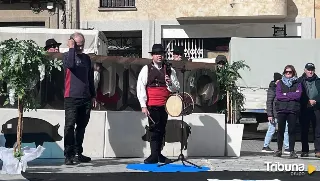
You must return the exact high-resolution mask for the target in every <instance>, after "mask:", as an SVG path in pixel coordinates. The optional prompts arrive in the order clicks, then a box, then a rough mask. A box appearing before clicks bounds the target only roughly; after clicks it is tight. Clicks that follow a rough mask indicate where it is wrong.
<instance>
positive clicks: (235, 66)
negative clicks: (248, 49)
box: [217, 60, 250, 112]
mask: <svg viewBox="0 0 320 181" xmlns="http://www.w3.org/2000/svg"><path fill="white" fill-rule="evenodd" d="M241 69H249V70H250V67H249V66H248V65H246V64H245V61H244V60H240V61H236V62H233V63H232V64H228V63H227V64H226V65H224V66H222V67H218V69H217V79H218V82H219V87H220V92H221V97H220V100H223V99H224V98H225V97H226V96H227V93H228V92H229V94H230V100H232V101H233V102H234V103H235V104H233V106H234V107H233V108H232V109H235V110H243V106H244V101H245V97H244V95H243V94H242V93H241V92H240V89H239V87H238V86H237V81H238V80H239V79H242V77H241V75H240V73H239V70H241ZM226 109H227V108H226V107H224V108H223V112H225V111H226Z"/></svg>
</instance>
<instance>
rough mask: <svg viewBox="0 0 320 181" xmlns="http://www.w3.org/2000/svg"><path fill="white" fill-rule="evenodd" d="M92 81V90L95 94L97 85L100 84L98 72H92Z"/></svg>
mask: <svg viewBox="0 0 320 181" xmlns="http://www.w3.org/2000/svg"><path fill="white" fill-rule="evenodd" d="M93 80H94V88H95V90H96V92H97V89H98V85H99V82H100V72H98V71H94V72H93Z"/></svg>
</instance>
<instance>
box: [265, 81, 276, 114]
mask: <svg viewBox="0 0 320 181" xmlns="http://www.w3.org/2000/svg"><path fill="white" fill-rule="evenodd" d="M276 87H277V85H276V82H275V81H271V82H270V84H269V88H268V92H267V102H266V104H267V115H268V117H274V118H275V117H277V112H276V109H275V103H276V100H277V99H276Z"/></svg>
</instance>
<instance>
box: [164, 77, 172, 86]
mask: <svg viewBox="0 0 320 181" xmlns="http://www.w3.org/2000/svg"><path fill="white" fill-rule="evenodd" d="M164 79H165V81H166V83H167V84H168V85H171V84H172V81H171V79H170V77H169V76H168V75H166V76H165V77H164Z"/></svg>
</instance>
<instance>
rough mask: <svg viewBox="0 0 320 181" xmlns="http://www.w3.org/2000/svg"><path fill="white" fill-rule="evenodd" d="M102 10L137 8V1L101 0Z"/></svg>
mask: <svg viewBox="0 0 320 181" xmlns="http://www.w3.org/2000/svg"><path fill="white" fill-rule="evenodd" d="M100 7H101V8H135V7H136V3H135V0H100Z"/></svg>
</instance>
